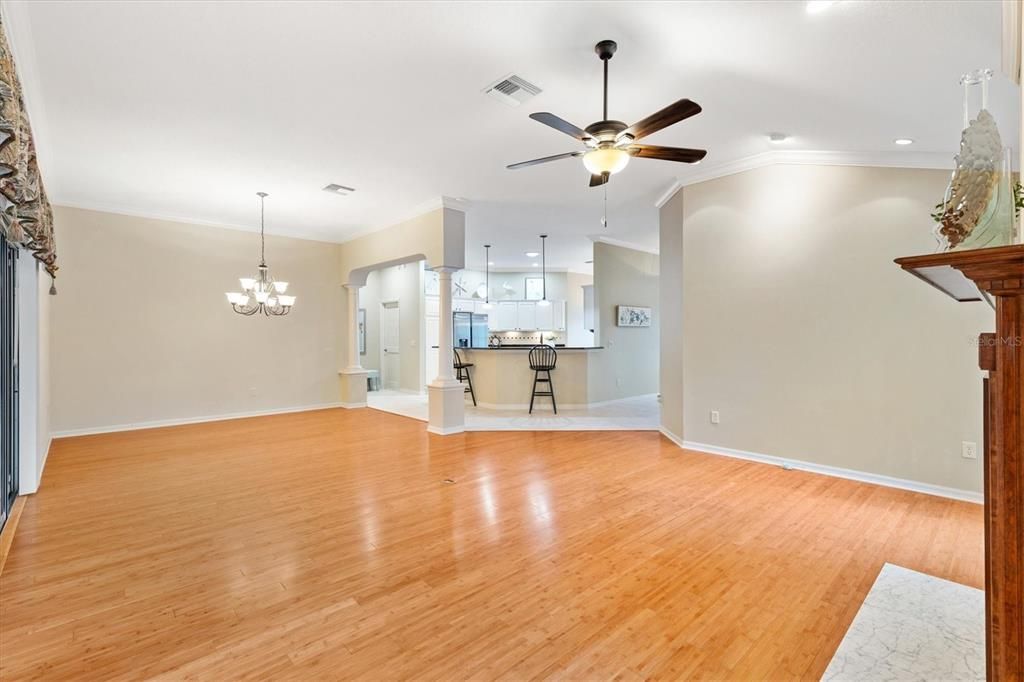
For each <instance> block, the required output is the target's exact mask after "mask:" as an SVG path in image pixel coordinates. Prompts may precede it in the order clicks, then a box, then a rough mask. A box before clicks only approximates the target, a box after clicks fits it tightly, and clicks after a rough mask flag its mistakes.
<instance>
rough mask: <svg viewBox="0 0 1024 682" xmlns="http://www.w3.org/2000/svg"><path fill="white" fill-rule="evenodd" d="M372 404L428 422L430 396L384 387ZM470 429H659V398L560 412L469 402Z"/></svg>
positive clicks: (371, 395) (369, 398) (547, 407)
mask: <svg viewBox="0 0 1024 682" xmlns="http://www.w3.org/2000/svg"><path fill="white" fill-rule="evenodd" d="M366 402H367V405H368V406H369V407H372V408H373V409H375V410H382V411H384V412H390V413H392V414H400V415H402V416H405V417H412V418H413V419H419V420H420V421H427V396H426V395H421V394H416V393H403V392H400V391H392V390H383V391H371V392H370V393H368V394H367V396H366ZM466 430H467V431H601V430H616V431H657V430H658V399H657V397H655V396H640V397H638V398H626V399H624V400H616V401H614V402H610V403H604V404H601V405H595V406H592V407H588V408H561V409H559V411H558V414H557V415H556V414H554V413H552V411H551V407H550V405H540V406H536V407H534V410H533V414H532V415H531V414H529V413H528V412H527V411H526V410H494V409H488V408H484V407H473V405H472V403H470V402H468V401H467V402H466Z"/></svg>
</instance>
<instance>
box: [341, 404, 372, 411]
mask: <svg viewBox="0 0 1024 682" xmlns="http://www.w3.org/2000/svg"><path fill="white" fill-rule="evenodd" d="M338 407H344V408H345V409H346V410H355V409H359V408H360V407H366V403H338Z"/></svg>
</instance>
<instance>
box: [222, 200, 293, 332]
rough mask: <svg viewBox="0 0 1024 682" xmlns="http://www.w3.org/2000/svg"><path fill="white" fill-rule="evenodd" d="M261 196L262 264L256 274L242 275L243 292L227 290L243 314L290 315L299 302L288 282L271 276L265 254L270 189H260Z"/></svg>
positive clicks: (240, 313) (235, 309) (232, 302)
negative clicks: (265, 202) (265, 205)
mask: <svg viewBox="0 0 1024 682" xmlns="http://www.w3.org/2000/svg"><path fill="white" fill-rule="evenodd" d="M256 196H258V197H259V198H260V264H259V265H258V266H256V269H257V273H256V276H255V277H241V278H239V280H238V281H239V282H240V283H241V284H242V292H241V293H238V292H235V291H229V292H228V293H227V294H225V295H226V296H227V297H228V303H230V304H231V308H232V309H233V310H234V311H235V312H236V313H238V314H239V315H255V314H256V313H263V314H264V315H267V316H270V315H287V314H288V313H289V312H291V309H292V306H293V305H295V297H294V296H285V295H284V292H285V291H287V290H288V282H275V281H274V278H273V277H271V276H270V268H269V267H268V266H267V261H266V258H265V257H264V256H265V253H266V240H265V238H264V236H263V199H264V198H266V196H267V193H266V192H256Z"/></svg>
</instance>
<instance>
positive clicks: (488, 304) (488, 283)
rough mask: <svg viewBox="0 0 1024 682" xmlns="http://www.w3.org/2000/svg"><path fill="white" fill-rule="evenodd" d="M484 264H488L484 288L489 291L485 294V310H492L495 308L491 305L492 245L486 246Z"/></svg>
mask: <svg viewBox="0 0 1024 682" xmlns="http://www.w3.org/2000/svg"><path fill="white" fill-rule="evenodd" d="M484 262H485V263H486V264H487V265H486V266H485V267H486V268H487V270H486V272H487V274H486V275H484V286H485V287H486V288H487V290H486V291H485V292H484V310H490V309H491V308H493V307H494V306H493V305H491V245H490V244H484Z"/></svg>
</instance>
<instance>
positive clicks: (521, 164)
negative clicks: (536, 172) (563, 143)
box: [505, 152, 583, 170]
mask: <svg viewBox="0 0 1024 682" xmlns="http://www.w3.org/2000/svg"><path fill="white" fill-rule="evenodd" d="M571 156H583V152H566V153H565V154H555V155H554V156H545V157H543V158H540V159H531V160H530V161H520V162H519V163H513V164H512V165H511V166H505V168H507V169H509V170H515V169H517V168H526V167H527V166H536V165H537V164H540V163H547V162H548V161H558V160H559V159H568V158H569V157H571Z"/></svg>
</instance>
